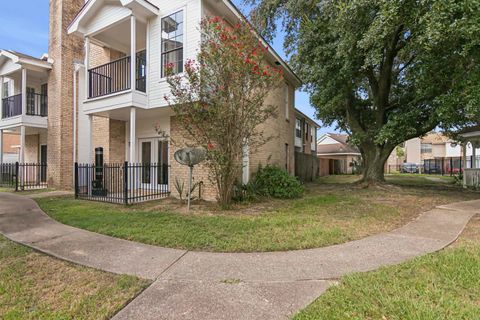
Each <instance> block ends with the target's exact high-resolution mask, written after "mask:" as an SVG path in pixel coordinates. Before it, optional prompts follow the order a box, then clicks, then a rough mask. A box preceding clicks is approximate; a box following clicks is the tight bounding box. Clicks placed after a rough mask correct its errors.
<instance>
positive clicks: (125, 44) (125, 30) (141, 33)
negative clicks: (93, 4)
mask: <svg viewBox="0 0 480 320" xmlns="http://www.w3.org/2000/svg"><path fill="white" fill-rule="evenodd" d="M136 29H137V32H136V37H135V38H136V40H137V43H136V48H137V51H140V50H143V49H145V48H146V46H147V25H146V24H145V23H142V22H139V23H137V26H136ZM130 31H131V30H130V20H129V19H127V20H123V21H121V22H119V23H117V24H115V25H112V26H111V27H109V28H107V29H105V30H103V31H101V32H99V33H97V34H95V35H94V36H93V37H92V40H93V41H95V40H96V42H98V43H99V44H100V45H102V46H105V47H108V48H112V49H115V50H117V51H120V52H123V53H125V54H127V55H129V54H130Z"/></svg>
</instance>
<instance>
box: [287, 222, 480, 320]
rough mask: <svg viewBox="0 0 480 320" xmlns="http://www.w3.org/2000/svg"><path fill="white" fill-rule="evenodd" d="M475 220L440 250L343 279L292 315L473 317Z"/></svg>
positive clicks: (478, 233)
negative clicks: (451, 243)
mask: <svg viewBox="0 0 480 320" xmlns="http://www.w3.org/2000/svg"><path fill="white" fill-rule="evenodd" d="M479 315H480V216H477V217H476V218H474V219H472V221H471V222H470V224H469V225H468V227H467V229H466V230H465V231H464V233H463V234H462V236H461V238H460V239H459V241H457V242H456V243H455V244H454V245H453V246H452V247H450V248H447V249H445V250H443V251H441V252H438V253H434V254H430V255H427V256H424V257H420V258H416V259H414V260H412V261H410V262H407V263H404V264H401V265H398V266H392V267H385V268H382V269H380V270H378V271H374V272H369V273H363V274H361V273H358V274H352V275H349V276H346V277H344V278H343V279H342V280H341V283H340V285H338V286H335V287H332V288H330V289H328V290H327V292H326V293H325V294H324V295H322V296H321V297H320V298H319V299H317V300H316V301H315V302H314V303H312V304H311V305H310V306H308V307H307V308H306V309H305V310H303V311H301V312H300V313H299V314H297V315H296V316H295V317H294V320H307V319H315V320H317V319H318V320H321V319H328V320H335V319H342V320H343V319H388V320H403V319H412V320H413V319H415V320H436V319H452V320H456V319H458V320H460V319H462V320H463V319H479Z"/></svg>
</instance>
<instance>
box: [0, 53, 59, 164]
mask: <svg viewBox="0 0 480 320" xmlns="http://www.w3.org/2000/svg"><path fill="white" fill-rule="evenodd" d="M51 68H52V63H51V61H50V60H49V59H48V57H47V56H45V57H43V58H41V59H39V58H34V57H31V56H28V55H25V54H22V53H18V52H14V51H7V50H1V51H0V86H1V90H0V101H1V108H0V145H3V141H4V136H5V135H6V133H7V132H8V133H10V134H18V135H19V136H20V141H19V146H20V148H19V157H18V161H19V162H22V163H25V162H29V163H42V162H44V163H46V162H47V127H48V123H47V116H48V97H47V96H48V93H47V92H48V71H49V70H50V69H51ZM0 152H1V153H2V154H1V155H0V159H3V147H0Z"/></svg>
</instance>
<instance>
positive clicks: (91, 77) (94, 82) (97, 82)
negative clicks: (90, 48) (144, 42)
mask: <svg viewBox="0 0 480 320" xmlns="http://www.w3.org/2000/svg"><path fill="white" fill-rule="evenodd" d="M135 61H136V76H135V80H136V83H135V89H136V90H139V91H142V92H145V91H146V72H147V64H146V52H145V51H141V52H138V53H137V56H136V60H135ZM130 63H131V58H130V56H127V57H124V58H121V59H118V60H115V61H111V62H109V63H106V64H104V65H101V66H98V67H95V68H92V69H89V70H88V97H89V98H96V97H101V96H105V95H109V94H113V93H117V92H122V91H126V90H129V89H130V88H131V83H130V82H131V77H130V75H131V66H130Z"/></svg>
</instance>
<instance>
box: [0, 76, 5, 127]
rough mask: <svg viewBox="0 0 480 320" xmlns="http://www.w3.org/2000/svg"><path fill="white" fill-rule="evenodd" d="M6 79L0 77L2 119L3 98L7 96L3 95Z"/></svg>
mask: <svg viewBox="0 0 480 320" xmlns="http://www.w3.org/2000/svg"><path fill="white" fill-rule="evenodd" d="M4 81H5V79H4V78H3V77H0V119H2V112H3V98H6V97H4V96H3V82H4Z"/></svg>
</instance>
